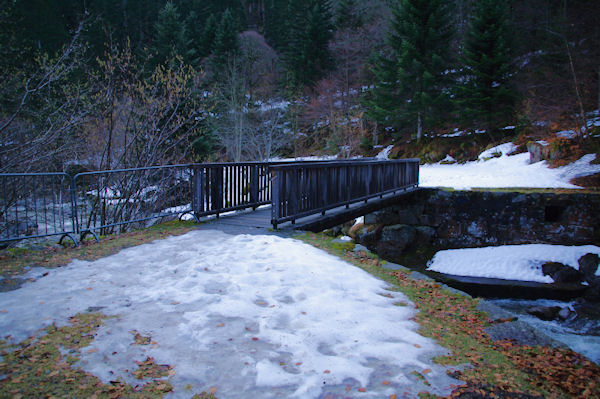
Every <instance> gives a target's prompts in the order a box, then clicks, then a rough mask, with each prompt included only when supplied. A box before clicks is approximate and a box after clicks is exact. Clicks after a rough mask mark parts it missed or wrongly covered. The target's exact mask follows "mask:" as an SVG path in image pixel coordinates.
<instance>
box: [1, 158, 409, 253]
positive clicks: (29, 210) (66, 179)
mask: <svg viewBox="0 0 600 399" xmlns="http://www.w3.org/2000/svg"><path fill="white" fill-rule="evenodd" d="M394 165H412V166H410V167H408V166H407V167H406V171H405V172H403V173H407V174H406V176H405V175H402V176H403V177H402V176H400V175H398V173H400V171H399V169H398V170H396V172H395V173H396V175H397V176H396V177H401V178H400V180H398V181H397V182H395V181H394V180H393V179H394V175H393V174H390V175H389V176H387V180H385V176H384V175H385V173H384V172H381V173H384V174H383V175H381V174H378V173H379V172H377V171H378V170H379V169H381V168H383V169H382V170H393V169H394V167H396V168H397V166H394ZM418 165H419V160H418V159H407V160H395V161H387V160H379V159H375V158H362V159H348V160H335V161H320V160H317V161H312V160H308V161H292V162H290V161H277V162H237V163H236V162H222V163H204V164H192V163H189V164H180V165H164V166H147V167H139V168H128V169H113V170H101V171H92V172H83V173H78V174H76V175H74V176H70V175H68V174H66V173H3V174H0V192H1V193H2V198H1V200H3V202H0V243H3V242H9V241H16V240H22V239H29V238H42V237H48V236H58V235H60V236H61V241H62V240H63V239H64V238H65V237H69V238H71V239H72V240H73V241H74V242H75V244H76V245H77V244H78V240H77V238H76V236H77V235H78V236H79V239H83V238H84V237H85V235H87V234H92V235H93V236H94V237H95V238H96V239H98V235H99V234H110V233H112V232H115V231H116V229H120V230H121V231H124V230H125V229H127V228H129V226H132V225H139V224H141V223H146V222H147V221H149V220H155V219H160V218H164V217H174V216H179V217H180V218H181V217H182V216H183V215H185V214H191V215H192V217H194V218H195V219H196V220H198V218H199V217H201V216H207V215H217V217H218V216H219V215H220V214H222V213H224V212H229V211H234V210H239V209H245V208H253V209H256V208H257V207H258V206H261V205H265V204H272V205H273V211H272V212H273V216H272V223H273V225H274V226H275V227H276V226H277V224H278V223H282V222H284V221H288V220H291V221H292V222H293V221H295V219H296V218H299V217H303V216H306V215H309V214H313V213H318V212H323V213H324V212H325V211H326V210H328V209H331V208H334V207H337V206H340V205H348V204H350V203H352V202H357V201H363V200H368V199H369V198H372V197H375V196H381V195H384V194H386V193H389V192H393V191H397V190H399V189H403V188H404V189H405V188H407V187H416V185H418ZM359 169H360V170H370V171H371V172H368V173H367V172H365V173H366V174H364V176H363V175H360V176H361V177H360V179H359V180H360V182H362V183H360V182H359V183H356V182H353V181H352V178H353V177H356V176H359V175H357V174H356V173H357V172H356V171H358V170H359ZM409 169H410V170H409ZM326 170H331V171H332V174H331V176H329V177H327V178H326V177H324V176H321V175H322V174H323V173H329V172H323V171H326ZM303 173H304V175H303ZM386 173H387V172H386ZM390 173H391V172H390ZM294 174H295V175H297V177H300V178H301V179H304V180H302V182H304V184H305V185H304V186H302V185H298V184H295V185H292V184H290V182H292V181H293V179H294V178H293V175H294ZM311 174H312V175H311ZM340 174H343V176H344V178H345V180H344V181H342V180H340V177H341V175H340ZM309 175H310V176H309ZM334 175H335V176H337V177H334ZM302 176H305V177H302ZM310 178H312V179H313V180H310ZM307 179H308V180H307ZM314 179H317V180H319V179H320V180H319V181H321V180H322V182H321V186H319V185H316V186H315V181H316V180H314ZM361 179H362V180H361ZM365 179H368V180H369V182H368V184H367V183H366V180H365ZM371 179H374V180H373V181H371ZM382 179H383V180H382ZM390 179H391V180H390ZM384 180H385V181H384ZM388 180H389V181H388ZM309 181H310V184H309V185H306V184H308V182H309ZM282 182H283V183H282ZM296 183H298V182H296ZM384 183H385V184H384ZM361 184H362V185H363V187H362V188H361V187H360V185H361ZM365 184H367V185H365ZM386 184H387V185H386ZM390 184H391V185H390ZM323 185H324V186H323ZM328 185H331V187H334V186H335V187H337V188H336V190H337V191H336V192H337V194H335V195H332V193H333V192H334V191H335V190H333V189H331V190H327V189H326V188H325V191H323V188H322V187H327V186H328ZM388 186H389V187H388ZM307 188H312V189H314V190H315V192H314V193H312V194H311V193H308V194H307V193H306V192H305V191H306V189H307ZM303 190H304V191H303ZM344 190H346V191H344ZM361 190H362V191H361ZM294 197H295V199H294ZM317 197H318V201H316V200H315V199H316V198H317ZM299 205H302V206H299ZM69 223H70V224H71V225H70V226H69Z"/></svg>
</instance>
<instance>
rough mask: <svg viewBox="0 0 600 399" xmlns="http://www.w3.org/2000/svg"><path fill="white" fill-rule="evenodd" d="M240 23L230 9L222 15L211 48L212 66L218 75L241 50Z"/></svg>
mask: <svg viewBox="0 0 600 399" xmlns="http://www.w3.org/2000/svg"><path fill="white" fill-rule="evenodd" d="M238 33H239V32H238V24H237V22H236V20H235V18H234V16H233V14H232V13H231V11H229V9H227V10H225V12H224V13H223V15H222V16H221V21H220V22H219V25H218V26H217V29H216V32H215V39H214V42H213V46H212V49H211V52H212V57H213V58H212V61H211V66H212V69H213V71H214V72H215V74H216V75H219V71H222V70H223V68H224V67H225V65H227V62H228V61H229V60H230V59H231V57H233V56H235V55H237V54H238V53H239V51H240V41H239V37H238Z"/></svg>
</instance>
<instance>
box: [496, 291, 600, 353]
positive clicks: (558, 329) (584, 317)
mask: <svg viewBox="0 0 600 399" xmlns="http://www.w3.org/2000/svg"><path fill="white" fill-rule="evenodd" d="M488 301H489V302H491V303H492V304H494V305H496V306H499V307H501V308H503V309H506V310H508V311H510V312H512V313H514V314H515V315H516V316H517V317H518V319H519V320H521V321H523V322H525V323H527V324H529V325H530V326H532V327H534V328H535V329H537V330H539V331H541V332H543V333H544V334H546V335H547V336H549V337H550V338H552V339H554V340H556V341H559V342H562V343H563V344H565V345H567V346H568V347H569V348H571V349H572V350H573V351H575V352H578V353H581V354H582V355H584V356H586V357H587V358H588V359H590V360H592V361H594V362H595V363H598V364H600V317H598V316H599V315H600V306H598V304H587V305H582V304H581V303H578V302H576V301H571V302H563V301H556V300H548V299H536V300H526V299H489V300H488ZM537 306H544V307H549V306H558V307H561V308H565V307H569V308H571V309H572V310H573V309H576V310H577V311H578V312H577V313H575V312H574V313H572V314H571V315H570V316H569V318H567V319H566V320H564V321H561V320H552V321H544V320H541V319H539V318H537V317H535V316H532V315H530V314H528V313H527V310H528V309H531V308H533V307H537Z"/></svg>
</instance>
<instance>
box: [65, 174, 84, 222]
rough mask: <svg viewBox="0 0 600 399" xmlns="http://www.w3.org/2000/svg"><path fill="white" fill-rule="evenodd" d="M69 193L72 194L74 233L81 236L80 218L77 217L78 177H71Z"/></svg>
mask: <svg viewBox="0 0 600 399" xmlns="http://www.w3.org/2000/svg"><path fill="white" fill-rule="evenodd" d="M67 176H68V177H69V191H70V194H71V223H73V232H74V233H75V234H80V233H81V229H80V227H79V217H78V216H77V181H76V179H77V175H75V176H69V175H67Z"/></svg>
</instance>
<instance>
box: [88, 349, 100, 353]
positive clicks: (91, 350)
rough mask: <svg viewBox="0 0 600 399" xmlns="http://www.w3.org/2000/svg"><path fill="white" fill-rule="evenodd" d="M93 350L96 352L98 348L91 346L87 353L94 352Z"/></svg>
mask: <svg viewBox="0 0 600 399" xmlns="http://www.w3.org/2000/svg"><path fill="white" fill-rule="evenodd" d="M95 352H98V348H92V349H90V350H88V351H87V353H95Z"/></svg>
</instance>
